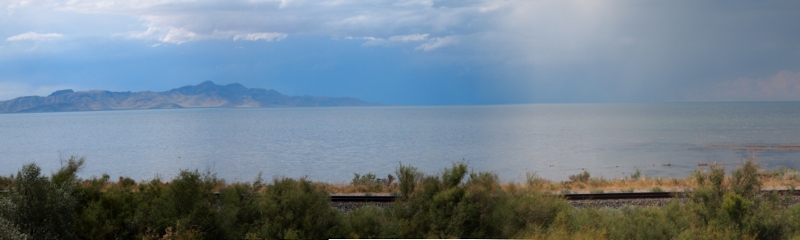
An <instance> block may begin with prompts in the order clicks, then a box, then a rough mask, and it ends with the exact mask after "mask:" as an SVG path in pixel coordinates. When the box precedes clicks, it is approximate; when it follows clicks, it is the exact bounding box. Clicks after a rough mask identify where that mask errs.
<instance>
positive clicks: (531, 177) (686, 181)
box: [0, 167, 800, 194]
mask: <svg viewBox="0 0 800 240" xmlns="http://www.w3.org/2000/svg"><path fill="white" fill-rule="evenodd" d="M759 179H760V180H761V182H762V184H763V185H762V189H765V190H769V189H787V188H794V187H798V186H800V171H798V170H795V169H790V168H785V167H783V168H780V169H777V170H772V171H766V170H763V169H762V170H759ZM10 180H11V179H10V178H9V181H7V183H6V184H3V185H11V184H12V181H10ZM122 182H123V179H122V178H120V180H119V181H117V182H114V181H108V182H106V183H105V184H104V186H102V187H101V191H105V190H107V189H108V188H110V187H111V185H112V184H113V185H116V186H119V187H122V185H123V183H122ZM143 183H147V184H153V183H155V184H157V185H160V186H159V187H166V186H169V182H161V181H155V182H143ZM139 184H142V183H136V182H133V183H132V184H130V183H128V184H125V185H126V186H125V187H127V188H129V189H131V190H133V191H136V189H138V185H139ZM233 184H240V183H233ZM82 185H83V186H84V187H87V186H88V185H91V181H90V180H84V181H83V182H82ZM227 185H228V184H227V183H225V181H224V180H221V181H220V182H219V184H218V186H216V188H215V190H216V189H219V188H221V187H224V186H227ZM314 185H316V186H317V187H319V188H321V189H324V190H325V191H326V192H329V193H334V194H359V193H361V194H366V193H374V194H393V193H394V194H396V193H398V192H399V188H398V185H397V182H391V183H386V182H384V183H380V184H353V183H345V182H339V183H327V182H315V183H314ZM696 186H697V183H696V181H695V179H694V178H693V177H687V178H672V177H670V178H661V177H650V176H647V175H643V176H641V177H639V178H637V179H634V178H621V179H620V178H617V179H606V178H603V177H586V178H575V180H573V181H550V180H547V179H544V178H540V177H538V176H536V175H535V174H528V179H527V181H525V182H521V183H520V182H506V183H504V184H503V189H504V190H506V191H512V190H513V191H518V190H531V189H536V190H543V191H549V192H552V193H589V192H591V191H595V192H599V191H603V192H605V193H619V192H650V191H652V189H661V190H663V191H668V192H674V191H684V190H688V189H692V188H695V187H696ZM5 188H7V186H0V189H5ZM263 191H264V189H258V190H257V192H263Z"/></svg>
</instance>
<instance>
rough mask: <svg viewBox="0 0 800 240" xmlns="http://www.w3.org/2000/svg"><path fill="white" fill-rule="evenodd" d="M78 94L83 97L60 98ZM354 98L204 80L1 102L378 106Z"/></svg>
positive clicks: (100, 106)
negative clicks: (290, 93) (149, 88)
mask: <svg viewBox="0 0 800 240" xmlns="http://www.w3.org/2000/svg"><path fill="white" fill-rule="evenodd" d="M72 93H75V94H78V95H79V96H80V97H58V96H59V95H66V94H72ZM377 105H381V104H380V103H370V102H365V101H362V100H359V99H355V98H346V97H345V98H330V97H313V96H286V95H283V94H281V93H279V92H277V91H275V90H266V89H261V88H247V87H245V86H243V85H241V84H238V83H231V84H228V85H225V86H220V85H217V84H215V83H214V82H211V81H205V82H202V83H200V84H198V85H194V86H191V85H189V86H183V87H180V88H176V89H172V90H169V91H166V92H149V91H147V92H109V91H103V90H96V91H81V92H75V91H73V90H71V89H65V90H59V91H55V92H53V94H50V96H48V97H21V98H16V99H12V100H8V101H0V113H4V112H60V111H91V110H115V109H152V108H191V107H332V106H377Z"/></svg>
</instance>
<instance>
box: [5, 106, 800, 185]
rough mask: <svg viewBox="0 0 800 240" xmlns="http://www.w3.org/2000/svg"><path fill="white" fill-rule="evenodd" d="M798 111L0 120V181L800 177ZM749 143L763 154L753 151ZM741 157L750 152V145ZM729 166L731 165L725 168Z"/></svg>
mask: <svg viewBox="0 0 800 240" xmlns="http://www.w3.org/2000/svg"><path fill="white" fill-rule="evenodd" d="M798 145H800V102H747V103H643V104H529V105H498V106H433V107H416V106H414V107H353V108H345V107H343V108H238V109H233V108H194V109H165V110H125V111H94V112H58V113H24V114H0V162H2V167H0V174H2V175H6V176H7V175H9V174H12V173H16V171H18V170H19V169H20V168H21V167H22V165H23V164H24V163H30V162H35V163H37V164H38V165H39V166H41V167H42V168H43V171H44V172H45V173H49V172H52V171H54V170H55V169H57V168H58V167H59V164H60V163H59V158H67V157H69V156H70V155H71V154H76V155H79V156H85V157H86V159H87V163H86V165H85V168H84V169H83V171H82V172H81V173H80V174H79V175H80V176H82V177H90V176H100V175H102V174H103V173H107V174H109V175H111V176H112V179H116V177H118V176H128V177H131V178H134V179H136V180H147V179H152V178H154V177H156V176H158V177H161V178H162V179H171V178H172V177H174V176H175V175H177V173H178V172H179V171H180V170H181V169H192V170H194V169H199V170H200V171H205V170H207V169H210V170H211V171H212V172H215V173H217V176H218V177H222V178H225V179H227V180H228V181H229V182H230V181H251V180H252V179H254V178H255V177H256V176H257V175H258V173H259V172H263V175H264V177H265V178H266V179H270V178H271V177H273V176H287V177H302V176H307V177H308V178H310V179H313V180H319V181H329V182H348V181H349V180H350V179H352V177H353V173H361V174H363V173H368V172H371V173H375V174H377V175H378V176H379V177H384V176H386V175H387V174H390V173H392V174H394V170H395V168H396V167H397V166H398V165H399V164H400V163H401V162H402V164H404V165H412V166H415V167H417V168H419V169H420V170H422V171H424V172H426V173H431V174H433V173H436V172H439V171H441V170H442V169H443V168H445V167H448V166H451V164H452V163H453V162H458V161H461V160H463V161H465V162H467V163H468V164H469V166H470V168H472V169H473V170H474V171H491V172H494V173H497V174H498V175H499V176H500V178H501V179H502V180H516V181H521V180H524V179H525V173H526V172H536V173H537V174H538V175H539V176H542V177H545V178H548V179H552V180H565V179H566V178H567V176H568V175H570V174H576V173H579V172H581V171H582V170H587V171H589V172H591V173H592V176H604V177H606V178H617V177H624V176H628V175H630V174H631V173H632V172H633V171H635V170H636V169H640V170H641V171H642V173H643V174H648V175H650V176H661V177H670V176H674V177H686V176H688V175H689V174H690V173H691V172H692V171H694V170H696V169H698V163H701V162H702V163H710V162H720V163H727V164H735V163H739V162H741V161H742V159H744V158H745V157H747V156H750V155H751V154H755V157H756V159H757V160H758V161H759V162H760V163H761V166H762V168H767V169H774V168H778V167H780V166H787V167H792V168H797V167H798V161H797V160H798V159H800V151H798V148H796V147H789V148H785V149H780V150H776V149H774V148H764V147H763V146H798ZM747 146H762V147H761V148H756V150H758V151H751V150H748V148H747ZM750 149H753V148H752V147H751V148H750ZM727 168H728V169H730V168H733V166H732V165H729V166H727Z"/></svg>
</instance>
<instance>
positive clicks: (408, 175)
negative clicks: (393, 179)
mask: <svg viewBox="0 0 800 240" xmlns="http://www.w3.org/2000/svg"><path fill="white" fill-rule="evenodd" d="M395 174H397V180H398V181H399V185H400V196H401V197H402V198H403V199H408V197H410V196H411V194H412V193H414V188H416V184H417V181H419V180H420V179H421V178H422V176H423V174H422V173H421V172H420V171H419V170H417V168H415V167H412V166H408V165H403V164H402V163H401V164H400V166H399V167H397V169H396V170H395Z"/></svg>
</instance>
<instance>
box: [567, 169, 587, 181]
mask: <svg viewBox="0 0 800 240" xmlns="http://www.w3.org/2000/svg"><path fill="white" fill-rule="evenodd" d="M589 177H591V174H589V171H586V170H584V171H583V172H582V173H579V174H575V175H569V180H570V181H573V182H586V181H589Z"/></svg>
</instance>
